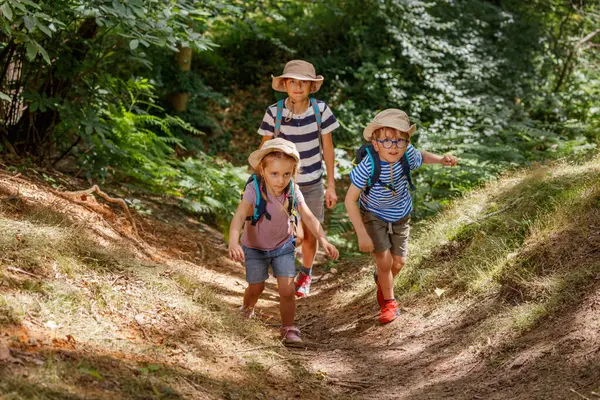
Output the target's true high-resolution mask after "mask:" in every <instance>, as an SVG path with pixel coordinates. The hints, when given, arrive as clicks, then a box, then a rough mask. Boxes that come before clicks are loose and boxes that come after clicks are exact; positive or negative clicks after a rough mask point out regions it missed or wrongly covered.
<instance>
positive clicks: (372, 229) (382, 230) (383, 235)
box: [360, 209, 410, 257]
mask: <svg viewBox="0 0 600 400" xmlns="http://www.w3.org/2000/svg"><path fill="white" fill-rule="evenodd" d="M360 213H361V215H362V220H363V223H364V224H365V228H366V229H367V233H368V234H369V236H370V237H371V240H372V241H373V245H374V247H375V250H374V252H375V253H381V252H384V251H386V250H387V249H390V250H391V252H392V254H394V255H396V256H400V257H406V256H407V255H408V235H409V234H410V216H408V215H407V216H406V217H404V218H402V219H401V220H399V221H396V222H392V223H391V225H392V232H393V233H391V234H390V233H389V232H388V229H389V225H390V223H388V222H385V221H384V220H382V219H381V218H379V217H378V216H377V215H375V214H373V213H372V212H370V211H365V210H362V209H361V210H360Z"/></svg>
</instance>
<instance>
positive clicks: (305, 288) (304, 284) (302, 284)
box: [296, 272, 311, 297]
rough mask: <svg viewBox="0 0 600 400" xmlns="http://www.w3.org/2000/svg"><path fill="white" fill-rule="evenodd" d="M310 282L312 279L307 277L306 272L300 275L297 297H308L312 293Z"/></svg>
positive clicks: (297, 283)
mask: <svg viewBox="0 0 600 400" xmlns="http://www.w3.org/2000/svg"><path fill="white" fill-rule="evenodd" d="M310 280H311V277H310V276H309V275H306V274H305V273H304V272H300V273H299V274H298V280H297V281H296V296H298V297H305V296H308V294H309V293H310Z"/></svg>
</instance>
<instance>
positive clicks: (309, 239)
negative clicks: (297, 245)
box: [302, 226, 317, 247]
mask: <svg viewBox="0 0 600 400" xmlns="http://www.w3.org/2000/svg"><path fill="white" fill-rule="evenodd" d="M302 229H303V231H304V238H303V239H304V242H303V245H305V246H311V247H315V246H316V245H317V238H315V237H314V236H313V234H312V232H311V231H310V230H309V229H308V228H307V227H306V226H303V228H302Z"/></svg>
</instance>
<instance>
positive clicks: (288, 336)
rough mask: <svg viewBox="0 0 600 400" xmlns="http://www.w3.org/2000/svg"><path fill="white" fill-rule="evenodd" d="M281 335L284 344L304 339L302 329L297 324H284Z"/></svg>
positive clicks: (295, 342)
mask: <svg viewBox="0 0 600 400" xmlns="http://www.w3.org/2000/svg"><path fill="white" fill-rule="evenodd" d="M280 335H281V340H282V341H283V344H298V343H302V339H300V329H298V328H296V327H295V326H282V327H281V330H280Z"/></svg>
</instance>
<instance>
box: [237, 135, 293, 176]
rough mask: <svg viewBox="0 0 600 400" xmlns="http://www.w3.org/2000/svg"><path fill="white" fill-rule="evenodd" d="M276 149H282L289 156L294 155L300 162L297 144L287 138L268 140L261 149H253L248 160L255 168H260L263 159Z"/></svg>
mask: <svg viewBox="0 0 600 400" xmlns="http://www.w3.org/2000/svg"><path fill="white" fill-rule="evenodd" d="M276 151H281V152H284V153H285V154H287V155H288V156H292V157H294V159H296V161H297V162H300V154H299V153H298V150H296V145H295V144H294V143H292V142H290V141H289V140H285V139H282V138H275V139H271V140H267V141H266V142H265V143H264V144H263V145H262V147H261V148H260V150H255V151H253V152H252V153H251V154H250V156H248V162H249V163H250V166H251V167H252V168H254V169H255V170H258V166H259V165H260V162H261V161H262V159H263V158H264V157H265V156H266V155H267V154H269V153H273V152H276Z"/></svg>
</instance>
